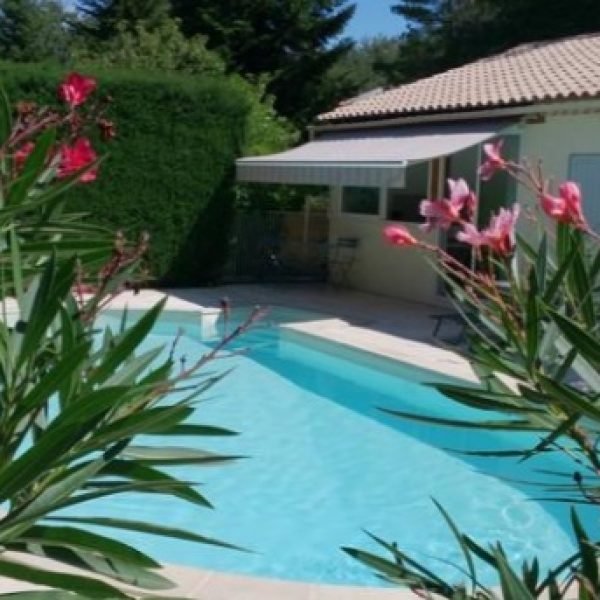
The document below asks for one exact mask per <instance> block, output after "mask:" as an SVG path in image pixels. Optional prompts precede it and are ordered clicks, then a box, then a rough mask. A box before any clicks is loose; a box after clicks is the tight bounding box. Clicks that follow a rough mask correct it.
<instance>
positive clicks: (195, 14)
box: [172, 0, 354, 123]
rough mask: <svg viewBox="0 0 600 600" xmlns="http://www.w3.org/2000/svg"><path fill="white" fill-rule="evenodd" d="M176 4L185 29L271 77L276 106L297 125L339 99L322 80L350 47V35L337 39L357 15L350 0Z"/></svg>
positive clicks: (186, 0) (252, 72)
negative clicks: (333, 96) (326, 87)
mask: <svg viewBox="0 0 600 600" xmlns="http://www.w3.org/2000/svg"><path fill="white" fill-rule="evenodd" d="M172 5H173V13H174V15H175V16H176V17H178V18H179V19H181V23H182V29H183V31H184V33H185V34H186V35H195V34H201V35H205V36H207V37H208V44H209V47H210V48H212V49H215V50H217V51H218V52H219V53H220V54H221V56H223V58H224V59H225V61H226V63H227V65H228V68H229V69H230V70H232V71H237V72H239V73H242V74H244V75H249V76H251V77H261V76H267V77H268V78H269V82H268V85H267V90H268V92H269V93H270V94H273V96H274V97H275V106H276V108H277V110H278V111H279V112H281V113H282V114H283V115H285V116H288V117H290V118H292V119H293V120H294V121H296V122H297V123H302V122H305V121H306V120H310V119H311V118H312V117H313V116H314V114H315V113H316V112H318V111H319V110H321V109H324V108H327V107H329V106H330V105H331V103H332V102H333V101H335V100H337V99H339V98H332V97H331V93H332V92H331V90H324V89H321V86H320V82H321V79H322V77H323V76H324V74H325V73H327V72H328V71H329V69H330V68H331V66H332V65H333V64H335V62H336V61H337V60H338V59H339V58H340V57H341V56H343V55H344V54H345V53H346V52H347V51H348V50H349V49H350V48H351V47H352V43H351V42H350V40H348V39H341V40H338V41H335V40H336V38H338V37H339V36H340V35H341V34H342V32H343V30H344V28H345V26H346V24H347V23H348V21H349V20H350V19H351V17H352V15H353V13H354V6H352V5H348V0H286V1H285V2H284V1H282V0H172ZM333 95H335V92H333Z"/></svg>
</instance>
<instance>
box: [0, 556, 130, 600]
mask: <svg viewBox="0 0 600 600" xmlns="http://www.w3.org/2000/svg"><path fill="white" fill-rule="evenodd" d="M0 576H3V577H8V578H9V579H17V580H18V581H26V582H27V583H33V584H35V585H43V586H47V587H49V588H52V589H56V588H58V589H61V590H66V591H70V592H75V593H77V594H83V595H84V596H86V597H87V598H129V596H128V595H127V594H125V593H124V592H122V591H121V590H119V589H118V588H116V587H113V586H111V585H108V584H107V583H104V582H102V581H99V580H98V579H92V578H90V577H82V576H80V575H68V574H65V573H58V572H56V571H46V570H44V569H42V568H41V567H39V566H35V567H30V566H28V565H25V564H22V563H18V562H15V561H12V560H7V559H6V557H5V556H1V555H0Z"/></svg>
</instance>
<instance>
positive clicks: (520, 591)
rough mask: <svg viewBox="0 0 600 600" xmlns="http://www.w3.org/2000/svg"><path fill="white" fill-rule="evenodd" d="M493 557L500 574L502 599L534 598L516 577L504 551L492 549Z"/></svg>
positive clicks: (533, 599) (521, 599)
mask: <svg viewBox="0 0 600 600" xmlns="http://www.w3.org/2000/svg"><path fill="white" fill-rule="evenodd" d="M494 558H495V559H496V564H497V567H498V573H499V574H500V585H501V587H502V597H503V598H504V600H535V598H534V597H533V596H532V595H531V593H530V592H529V590H528V589H527V586H526V585H525V584H524V583H523V582H522V581H521V580H520V579H519V578H518V577H517V575H516V574H515V572H514V571H513V570H512V569H511V567H510V565H509V564H508V562H507V560H506V558H505V556H504V553H503V552H501V551H499V550H498V549H495V550H494Z"/></svg>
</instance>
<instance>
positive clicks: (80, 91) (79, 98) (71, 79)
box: [58, 73, 97, 108]
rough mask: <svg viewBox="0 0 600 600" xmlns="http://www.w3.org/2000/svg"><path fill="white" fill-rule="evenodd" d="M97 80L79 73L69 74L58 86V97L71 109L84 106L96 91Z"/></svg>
mask: <svg viewBox="0 0 600 600" xmlns="http://www.w3.org/2000/svg"><path fill="white" fill-rule="evenodd" d="M96 85H97V84H96V80H95V79H93V78H92V77H85V76H84V75H80V74H79V73H69V75H67V77H66V78H65V80H64V81H63V82H62V83H61V84H60V85H59V86H58V97H59V98H60V99H61V100H62V101H63V102H66V103H67V104H68V105H69V106H70V107H71V108H75V107H76V106H79V105H80V104H83V103H84V102H85V101H86V100H87V98H88V96H89V95H90V94H91V93H92V92H93V91H94V90H95V89H96Z"/></svg>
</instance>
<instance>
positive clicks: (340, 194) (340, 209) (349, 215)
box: [336, 185, 386, 222]
mask: <svg viewBox="0 0 600 600" xmlns="http://www.w3.org/2000/svg"><path fill="white" fill-rule="evenodd" d="M346 188H369V189H374V190H377V191H378V205H377V212H375V213H355V212H347V211H345V210H344V189H346ZM385 189H386V188H384V187H382V186H378V187H375V186H372V185H343V186H339V187H337V188H336V191H337V202H336V204H337V207H336V208H337V210H336V213H337V214H338V215H339V216H340V217H342V218H344V219H354V220H360V221H371V222H373V221H376V220H380V219H381V218H382V215H384V214H385V213H384V212H383V210H384V208H385V207H384V206H383V204H384V202H383V201H384V194H383V193H384V191H385Z"/></svg>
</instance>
